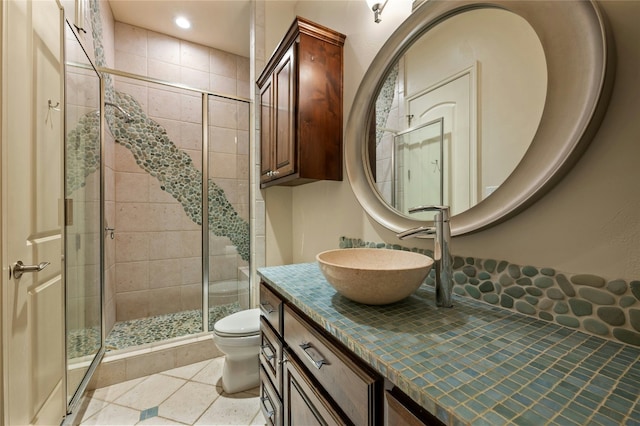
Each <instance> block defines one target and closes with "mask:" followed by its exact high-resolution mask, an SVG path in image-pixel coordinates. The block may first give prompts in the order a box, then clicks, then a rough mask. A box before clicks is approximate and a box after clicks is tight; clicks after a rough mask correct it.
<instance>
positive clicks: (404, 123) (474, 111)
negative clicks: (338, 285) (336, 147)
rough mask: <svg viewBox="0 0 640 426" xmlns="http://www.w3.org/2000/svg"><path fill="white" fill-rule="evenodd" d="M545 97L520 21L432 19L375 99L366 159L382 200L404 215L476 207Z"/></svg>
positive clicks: (493, 15) (513, 155) (491, 11)
mask: <svg viewBox="0 0 640 426" xmlns="http://www.w3.org/2000/svg"><path fill="white" fill-rule="evenodd" d="M497 29H498V30H497ZM505 34H511V36H510V37H505V36H504V35H505ZM546 92H547V64H546V61H545V58H544V51H543V50H542V44H541V43H540V40H539V39H538V36H537V35H536V33H535V31H534V30H533V28H532V27H531V25H529V23H528V22H527V21H525V20H524V19H523V18H521V17H520V16H518V15H516V14H515V13H512V12H509V11H505V10H502V9H495V8H486V9H476V10H472V11H469V12H466V13H461V14H458V15H455V16H453V17H451V18H449V19H447V20H445V21H442V22H440V23H439V24H437V25H436V26H434V27H433V28H432V29H431V30H430V31H428V32H426V33H425V34H423V35H421V36H420V37H419V38H418V39H417V40H416V41H415V42H414V43H413V44H412V45H411V47H409V49H407V51H406V52H405V53H404V54H403V55H402V56H401V57H400V58H399V59H398V61H397V62H396V63H395V65H394V66H393V68H392V69H391V70H390V72H389V74H387V76H386V78H385V79H384V83H383V85H382V89H381V90H380V92H379V93H378V96H377V98H376V101H375V110H374V114H375V115H374V117H375V119H374V120H372V123H375V137H371V138H369V140H368V144H369V145H370V146H369V150H368V156H369V167H370V173H371V176H372V177H373V179H374V181H375V186H376V189H377V190H378V192H379V194H380V196H381V197H382V199H383V200H385V201H386V202H387V204H389V205H390V206H391V207H392V208H395V209H396V210H398V212H399V213H401V214H405V215H408V214H409V213H408V210H409V208H411V207H414V206H419V205H448V206H449V208H450V211H451V214H453V215H455V214H459V213H461V212H463V211H465V210H468V209H469V208H470V207H473V206H475V205H476V204H477V203H478V202H480V201H482V200H483V199H484V198H486V197H487V196H489V195H490V194H491V193H492V192H493V191H495V190H496V189H497V188H498V187H499V186H500V185H501V184H502V183H503V182H504V181H505V179H506V178H507V177H508V176H509V174H511V172H513V170H514V169H515V168H516V166H517V164H518V163H519V162H520V160H521V159H522V157H523V156H524V154H525V152H526V150H527V149H528V147H529V144H530V143H531V141H532V140H533V136H534V135H535V132H536V129H537V128H538V124H539V123H540V117H541V116H542V110H543V108H544V101H545V97H546ZM372 145H373V146H372ZM419 215H420V216H419ZM429 215H430V216H429ZM432 217H433V213H426V212H425V213H419V214H416V216H415V218H416V219H429V218H432Z"/></svg>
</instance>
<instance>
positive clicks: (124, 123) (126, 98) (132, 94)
mask: <svg viewBox="0 0 640 426" xmlns="http://www.w3.org/2000/svg"><path fill="white" fill-rule="evenodd" d="M103 90H104V99H105V102H104V105H105V106H104V110H105V112H104V117H105V129H106V131H105V134H104V136H105V153H106V157H105V161H104V179H105V185H104V186H105V192H104V194H105V195H104V203H105V204H104V214H105V236H104V249H105V253H106V254H107V256H106V258H105V260H106V261H105V275H106V276H105V286H106V291H105V317H106V329H107V333H108V334H107V337H106V342H105V343H106V349H107V350H115V349H123V348H128V347H132V346H139V345H143V344H147V343H152V342H156V341H159V340H167V339H172V338H177V337H181V336H185V335H190V334H194V333H198V332H202V331H207V330H209V329H211V328H212V327H213V323H214V322H215V321H216V320H217V319H219V318H221V317H223V316H225V315H228V314H229V313H232V312H235V311H238V310H240V309H246V308H248V307H249V279H248V276H249V273H248V267H249V208H248V206H249V136H248V131H249V103H248V102H247V101H244V100H240V99H234V98H231V97H223V96H219V95H213V94H210V93H206V92H203V91H199V90H195V89H190V88H186V87H184V86H182V85H179V84H173V83H167V82H159V81H156V80H153V79H148V78H144V77H139V76H133V75H130V74H127V73H122V72H117V71H115V70H103ZM107 147H110V148H109V149H107ZM110 150H111V151H110ZM203 212H204V213H203Z"/></svg>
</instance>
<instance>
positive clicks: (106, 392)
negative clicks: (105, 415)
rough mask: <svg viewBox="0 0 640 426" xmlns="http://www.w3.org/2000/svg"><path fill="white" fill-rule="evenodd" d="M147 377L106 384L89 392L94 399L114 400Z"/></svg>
mask: <svg viewBox="0 0 640 426" xmlns="http://www.w3.org/2000/svg"><path fill="white" fill-rule="evenodd" d="M144 379H145V377H140V378H138V379H133V380H127V381H126V382H121V383H116V384H115V385H111V386H106V387H104V388H99V389H95V390H94V391H92V392H89V396H90V397H91V398H92V399H96V398H97V399H101V400H103V401H108V402H113V401H115V400H116V399H118V398H119V397H120V396H122V395H123V394H124V393H125V392H127V391H129V390H131V389H132V388H133V387H134V386H135V385H137V384H138V383H140V382H142V381H143V380H144Z"/></svg>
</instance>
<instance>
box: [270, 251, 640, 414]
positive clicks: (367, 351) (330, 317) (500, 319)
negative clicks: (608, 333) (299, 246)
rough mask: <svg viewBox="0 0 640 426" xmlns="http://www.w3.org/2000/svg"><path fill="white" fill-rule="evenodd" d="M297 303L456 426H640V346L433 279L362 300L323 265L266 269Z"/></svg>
mask: <svg viewBox="0 0 640 426" xmlns="http://www.w3.org/2000/svg"><path fill="white" fill-rule="evenodd" d="M258 273H259V274H260V276H261V277H262V278H263V279H264V280H265V281H266V282H267V283H268V284H269V285H270V286H271V287H273V288H274V289H275V290H276V292H278V293H280V294H281V295H282V296H283V297H284V298H285V299H286V300H287V301H288V302H290V303H292V304H294V305H295V306H296V307H298V308H299V309H300V310H302V311H303V312H304V313H305V314H307V316H309V317H310V318H311V319H312V320H313V321H315V322H316V323H318V324H319V326H320V327H322V328H323V329H324V330H326V331H327V332H328V333H330V334H331V335H333V336H335V337H336V338H337V339H338V340H339V341H341V342H342V343H344V344H345V345H346V346H347V347H348V348H349V349H350V350H351V351H353V352H354V353H355V354H356V355H357V356H359V357H360V358H361V359H363V360H364V361H365V362H367V363H368V364H369V365H371V367H372V368H374V369H375V370H376V371H378V372H379V373H380V374H381V375H382V376H384V377H387V378H388V379H389V380H390V381H391V382H393V383H394V384H395V385H396V386H398V387H399V388H400V389H401V390H402V391H403V392H405V393H406V394H407V395H409V396H410V397H411V398H412V399H414V400H415V401H416V402H417V403H419V404H420V405H421V406H423V407H424V408H426V409H427V410H429V412H431V413H433V414H434V415H436V416H437V417H438V418H439V419H440V420H441V421H443V422H444V423H445V424H447V425H456V426H457V425H483V426H488V425H491V426H500V425H523V426H524V425H528V426H531V425H561V426H569V425H576V426H577V425H629V426H630V425H637V424H640V394H639V393H638V383H640V348H638V347H634V346H630V345H625V344H622V343H619V342H615V341H611V340H607V339H603V338H600V337H597V336H592V335H589V334H586V333H583V332H581V331H578V330H575V329H571V328H567V327H563V326H560V325H558V324H554V323H551V322H547V321H542V320H540V319H536V318H534V317H532V316H527V315H521V314H520V313H518V312H513V311H510V310H507V309H504V308H502V307H499V306H498V305H492V304H487V303H483V302H481V301H480V300H477V299H474V298H470V297H459V296H457V295H454V302H455V307H454V308H453V309H451V308H438V307H436V306H435V294H434V291H433V288H431V287H430V286H428V285H423V286H422V287H421V288H420V289H418V291H417V292H416V293H415V294H413V295H412V296H409V297H408V298H406V299H404V300H402V301H400V302H397V303H394V304H390V305H386V306H368V305H362V304H359V303H355V302H352V301H350V300H348V299H346V298H344V297H342V296H341V295H339V294H338V293H336V291H335V290H334V289H333V288H332V287H331V286H330V285H329V284H328V283H327V281H326V280H325V278H324V277H323V276H322V273H321V272H320V268H319V267H318V264H317V263H304V264H296V265H286V266H275V267H267V268H260V269H259V270H258Z"/></svg>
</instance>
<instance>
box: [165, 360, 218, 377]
mask: <svg viewBox="0 0 640 426" xmlns="http://www.w3.org/2000/svg"><path fill="white" fill-rule="evenodd" d="M210 362H211V360H210V359H208V360H206V361H201V362H196V363H195V364H189V365H185V366H184V367H178V368H173V369H171V370H167V371H163V372H162V373H161V374H164V375H165V376H173V377H178V378H180V379H187V380H189V379H191V378H192V377H193V376H195V375H196V374H197V373H199V372H200V370H202V369H203V368H204V367H206V366H207V365H208V364H209V363H210Z"/></svg>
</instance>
